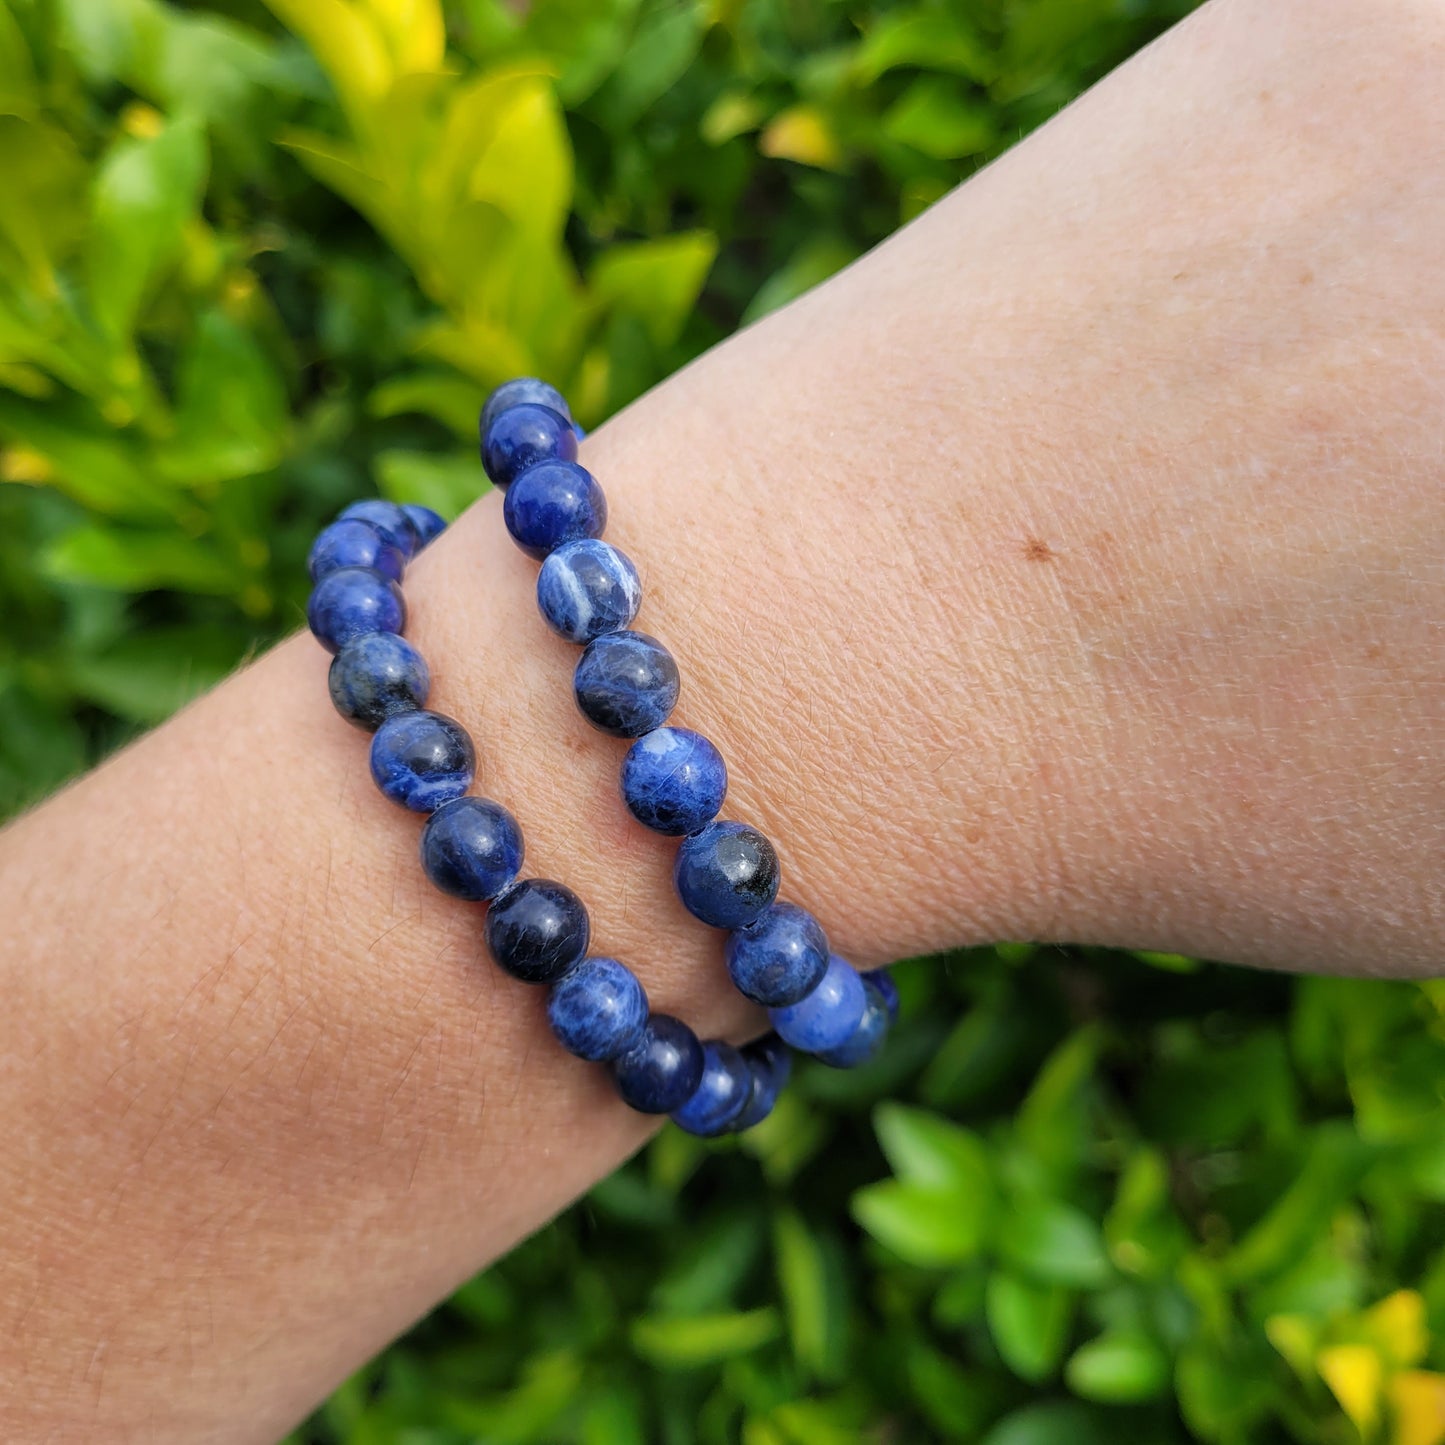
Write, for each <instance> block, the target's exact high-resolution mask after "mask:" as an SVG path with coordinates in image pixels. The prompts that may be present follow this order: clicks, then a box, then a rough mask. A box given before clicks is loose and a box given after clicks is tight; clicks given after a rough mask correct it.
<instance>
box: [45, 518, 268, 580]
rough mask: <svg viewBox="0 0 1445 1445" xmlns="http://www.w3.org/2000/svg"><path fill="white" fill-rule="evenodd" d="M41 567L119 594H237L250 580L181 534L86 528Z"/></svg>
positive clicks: (68, 537) (56, 545)
mask: <svg viewBox="0 0 1445 1445" xmlns="http://www.w3.org/2000/svg"><path fill="white" fill-rule="evenodd" d="M43 565H44V567H45V570H46V571H47V572H48V573H49V574H50V576H52V577H55V578H58V579H60V580H63V581H66V582H88V583H90V584H92V585H93V586H96V587H113V588H115V589H117V590H118V591H121V592H147V591H150V590H151V589H153V588H157V587H175V588H179V589H181V590H183V591H186V592H197V593H200V594H202V595H204V596H214V597H225V596H230V595H233V594H235V593H238V592H239V591H240V590H241V588H242V587H243V586H244V585H245V583H246V580H247V577H246V574H245V573H244V572H243V571H241V570H240V569H238V568H237V567H236V566H235V565H234V564H232V563H230V562H228V561H227V560H226V559H225V558H224V557H223V556H222V555H221V554H220V553H219V552H218V551H217V550H216V549H215V547H214V546H212V545H210V544H209V543H206V542H202V541H199V540H198V539H196V538H193V537H187V536H184V535H183V534H182V533H180V532H140V531H134V530H129V529H122V528H118V527H107V526H98V525H97V526H83V527H77V528H76V529H75V530H74V531H71V532H67V533H66V534H65V535H64V536H62V537H60V538H59V539H57V540H56V541H55V542H53V543H52V544H51V545H50V547H48V548H47V549H46V552H45V555H44V558H43Z"/></svg>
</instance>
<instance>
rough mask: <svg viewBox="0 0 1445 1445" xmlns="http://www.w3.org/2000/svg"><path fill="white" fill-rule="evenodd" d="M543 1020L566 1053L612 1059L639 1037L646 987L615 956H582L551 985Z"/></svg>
mask: <svg viewBox="0 0 1445 1445" xmlns="http://www.w3.org/2000/svg"><path fill="white" fill-rule="evenodd" d="M547 1021H548V1023H550V1024H551V1025H552V1032H553V1033H554V1034H556V1035H557V1039H558V1041H559V1042H560V1043H561V1045H562V1047H563V1048H564V1049H566V1050H567V1052H568V1053H569V1054H576V1055H577V1057H578V1058H579V1059H590V1060H591V1061H592V1062H593V1063H601V1062H602V1061H603V1060H606V1059H615V1058H617V1057H618V1056H619V1055H621V1054H625V1053H626V1052H627V1051H628V1050H629V1049H631V1048H635V1047H636V1046H637V1045H638V1044H639V1043H641V1042H642V1031H643V1029H644V1028H645V1027H646V1026H647V992H646V990H645V989H644V988H643V987H642V985H641V984H640V983H639V982H638V980H637V975H636V974H635V973H633V971H632V970H631V969H630V968H628V967H626V965H624V964H621V963H618V961H617V960H616V959H615V958H584V959H583V960H582V962H581V963H579V964H578V965H577V967H576V968H574V969H573V970H572V972H571V973H569V974H568V975H567V977H566V978H564V979H563V980H562V981H561V983H559V984H557V985H556V986H555V987H554V988H553V989H552V997H551V998H550V999H549V1000H548V1001H547Z"/></svg>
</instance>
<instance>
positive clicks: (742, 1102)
mask: <svg viewBox="0 0 1445 1445" xmlns="http://www.w3.org/2000/svg"><path fill="white" fill-rule="evenodd" d="M752 1091H753V1079H752V1072H751V1071H750V1070H749V1068H748V1063H747V1060H746V1059H744V1058H743V1056H742V1055H741V1054H740V1053H739V1052H738V1051H737V1050H736V1049H735V1048H734V1047H733V1046H732V1045H731V1044H725V1043H723V1041H722V1040H721V1039H709V1040H708V1042H707V1043H705V1044H704V1045H703V1046H702V1078H701V1079H699V1080H698V1085H697V1088H695V1089H694V1090H693V1091H692V1093H691V1094H690V1095H689V1096H688V1100H687V1102H686V1103H685V1104H684V1105H683V1106H682V1107H681V1108H680V1109H674V1110H673V1111H672V1122H673V1123H674V1124H676V1125H677V1126H678V1128H679V1129H683V1130H686V1132H687V1133H689V1134H697V1135H699V1136H701V1137H702V1138H704V1139H711V1138H713V1137H714V1136H715V1135H718V1134H726V1133H727V1132H728V1130H729V1129H731V1128H732V1127H733V1125H734V1124H735V1123H736V1122H737V1120H738V1118H739V1116H740V1115H741V1114H742V1112H743V1110H744V1109H746V1108H747V1106H748V1099H749V1098H750V1097H751V1095H752Z"/></svg>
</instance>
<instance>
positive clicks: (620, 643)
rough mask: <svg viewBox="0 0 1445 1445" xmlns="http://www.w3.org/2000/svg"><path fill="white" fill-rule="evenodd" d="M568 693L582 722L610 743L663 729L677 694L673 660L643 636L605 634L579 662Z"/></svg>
mask: <svg viewBox="0 0 1445 1445" xmlns="http://www.w3.org/2000/svg"><path fill="white" fill-rule="evenodd" d="M572 688H573V692H574V694H575V695H576V698H577V706H578V707H579V708H581V710H582V716H583V717H585V718H586V719H587V721H588V722H590V723H591V724H592V726H593V727H597V728H601V729H602V731H603V732H605V733H611V734H612V735H613V737H619V738H636V737H641V736H642V734H643V733H650V732H651V731H652V730H653V728H657V727H661V726H662V724H663V723H665V722H666V721H667V719H668V715H669V714H670V713H671V712H672V710H673V708H674V707H676V706H677V694H678V692H679V690H680V688H681V682H680V681H679V678H678V673H677V663H676V661H675V660H674V659H673V656H672V654H671V653H670V652H669V651H668V650H667V649H666V648H665V647H664V646H663V645H662V644H661V643H660V642H659V641H658V640H657V639H656V638H655V637H649V636H648V635H647V634H646V633H645V632H607V633H604V634H603V635H602V636H601V637H596V638H593V640H592V641H591V642H589V643H588V644H587V649H586V651H585V652H583V654H582V656H581V657H580V658H579V659H578V662H577V670H576V672H574V673H573V675H572Z"/></svg>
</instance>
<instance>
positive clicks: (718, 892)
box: [672, 822, 823, 1002]
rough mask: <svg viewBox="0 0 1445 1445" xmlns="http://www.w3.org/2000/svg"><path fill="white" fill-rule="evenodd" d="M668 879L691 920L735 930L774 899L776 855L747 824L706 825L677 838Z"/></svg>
mask: <svg viewBox="0 0 1445 1445" xmlns="http://www.w3.org/2000/svg"><path fill="white" fill-rule="evenodd" d="M672 881H673V883H674V884H676V885H677V896H678V897H679V898H681V899H682V903H683V907H685V908H686V909H687V911H688V912H689V913H691V914H692V916H693V917H694V918H700V919H702V921H703V922H704V923H710V924H712V926H713V927H714V928H741V927H742V926H743V925H744V924H746V923H751V922H752V921H753V920H754V919H755V918H756V917H757V916H758V914H760V913H761V912H762V911H763V909H765V908H766V907H767V906H768V905H769V904H770V903H771V902H772V901H773V899H774V898H776V897H777V894H778V855H777V854H776V853H775V852H774V851H773V845H772V844H771V843H770V842H769V841H768V840H767V838H766V837H765V836H764V835H763V834H762V833H760V832H758V830H757V829H756V828H754V827H753V826H752V825H751V824H748V823H732V822H714V823H709V824H708V825H707V827H705V828H702V829H700V830H699V831H698V832H696V833H693V834H692V835H691V836H689V837H687V838H684V839H683V840H682V844H681V846H680V847H679V848H678V850H677V859H676V861H675V862H674V863H673V865H672ZM822 972H823V964H822V963H821V962H820V964H819V968H818V973H819V974H820V975H821V974H822ZM778 1002H791V1000H778Z"/></svg>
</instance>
